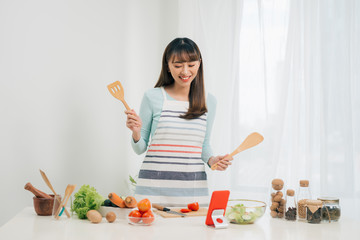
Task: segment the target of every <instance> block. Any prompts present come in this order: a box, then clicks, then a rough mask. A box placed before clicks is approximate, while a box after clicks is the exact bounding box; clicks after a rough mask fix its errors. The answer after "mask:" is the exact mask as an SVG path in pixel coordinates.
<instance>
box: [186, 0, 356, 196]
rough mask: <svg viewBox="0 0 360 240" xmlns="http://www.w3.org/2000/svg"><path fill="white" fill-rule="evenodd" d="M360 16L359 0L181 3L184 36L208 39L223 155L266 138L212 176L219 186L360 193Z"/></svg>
mask: <svg viewBox="0 0 360 240" xmlns="http://www.w3.org/2000/svg"><path fill="white" fill-rule="evenodd" d="M190 2H193V5H192V9H191V10H190V11H189V9H188V8H187V7H188V6H189V4H190ZM185 9H186V10H187V11H184V10H185ZM359 13H360V4H359V2H357V1H355V0H353V1H339V0H338V1H320V0H317V1H310V0H308V1H291V0H259V1H252V0H243V1H210V2H209V1H201V0H198V1H180V2H179V32H180V35H181V34H183V35H186V36H189V37H190V38H193V39H194V40H195V41H197V42H198V43H199V45H200V48H201V50H202V52H203V55H204V57H203V58H204V62H205V66H204V67H205V77H206V79H205V81H206V86H207V89H208V90H209V91H210V92H212V93H213V94H215V95H216V97H217V99H218V109H217V111H218V112H217V117H216V120H215V125H214V130H213V139H212V145H213V147H214V150H215V152H216V153H219V154H222V153H227V152H228V153H229V152H231V151H232V150H233V149H234V148H236V147H237V146H238V145H239V144H240V143H241V141H243V140H244V139H245V137H246V136H247V135H248V134H249V133H251V132H253V131H258V132H260V133H262V134H263V135H264V137H265V140H264V142H263V143H261V144H260V145H259V146H257V147H255V148H253V149H251V150H247V151H245V152H243V153H240V154H239V155H238V156H236V157H235V160H234V162H233V166H231V167H230V168H229V169H228V170H227V171H226V172H224V173H215V172H209V178H210V185H211V187H212V188H213V189H216V188H222V189H226V188H230V189H231V190H232V193H233V194H236V193H238V194H237V195H239V196H242V197H248V196H259V197H260V198H263V199H265V200H266V198H267V193H268V190H269V187H270V182H271V180H272V179H273V178H276V177H279V178H282V179H284V180H285V185H286V187H287V188H294V189H295V190H297V189H298V185H299V180H300V179H309V180H310V183H311V185H310V186H311V189H312V192H313V197H318V196H320V195H323V196H324V195H326V196H337V197H340V198H350V197H355V196H357V197H359V196H360V184H359V183H360V181H359V180H360V179H359V176H358V175H359V173H360V150H359V149H360V145H359V144H360V141H359V136H360V128H359V122H360V97H359V96H360V74H359V68H360V60H359V58H360V57H359V56H360V52H359V51H360V50H359V42H360V41H359V40H360V30H359V29H360V26H359Z"/></svg>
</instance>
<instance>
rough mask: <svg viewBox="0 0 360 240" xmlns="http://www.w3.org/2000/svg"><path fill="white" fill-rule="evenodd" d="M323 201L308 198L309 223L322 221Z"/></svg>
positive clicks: (307, 217)
mask: <svg viewBox="0 0 360 240" xmlns="http://www.w3.org/2000/svg"><path fill="white" fill-rule="evenodd" d="M321 209H322V202H321V201H320V200H306V220H307V222H308V223H320V222H321Z"/></svg>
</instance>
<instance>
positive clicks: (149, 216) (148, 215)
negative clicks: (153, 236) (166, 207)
mask: <svg viewBox="0 0 360 240" xmlns="http://www.w3.org/2000/svg"><path fill="white" fill-rule="evenodd" d="M154 219H155V216H154V214H153V213H152V212H151V210H149V211H147V212H144V213H143V215H142V216H141V220H142V221H143V223H145V224H150V223H152V222H153V221H154Z"/></svg>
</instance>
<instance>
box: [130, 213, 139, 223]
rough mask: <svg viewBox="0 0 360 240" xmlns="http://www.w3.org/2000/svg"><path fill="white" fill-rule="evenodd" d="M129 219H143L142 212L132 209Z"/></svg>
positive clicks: (135, 221)
mask: <svg viewBox="0 0 360 240" xmlns="http://www.w3.org/2000/svg"><path fill="white" fill-rule="evenodd" d="M129 220H130V221H131V222H133V223H138V222H140V220H141V213H140V211H138V210H132V211H131V212H130V213H129Z"/></svg>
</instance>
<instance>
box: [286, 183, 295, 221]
mask: <svg viewBox="0 0 360 240" xmlns="http://www.w3.org/2000/svg"><path fill="white" fill-rule="evenodd" d="M285 201H286V205H285V206H286V207H285V219H286V220H289V221H296V212H297V210H296V200H295V191H294V190H292V189H288V190H287V191H286V200H285Z"/></svg>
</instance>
